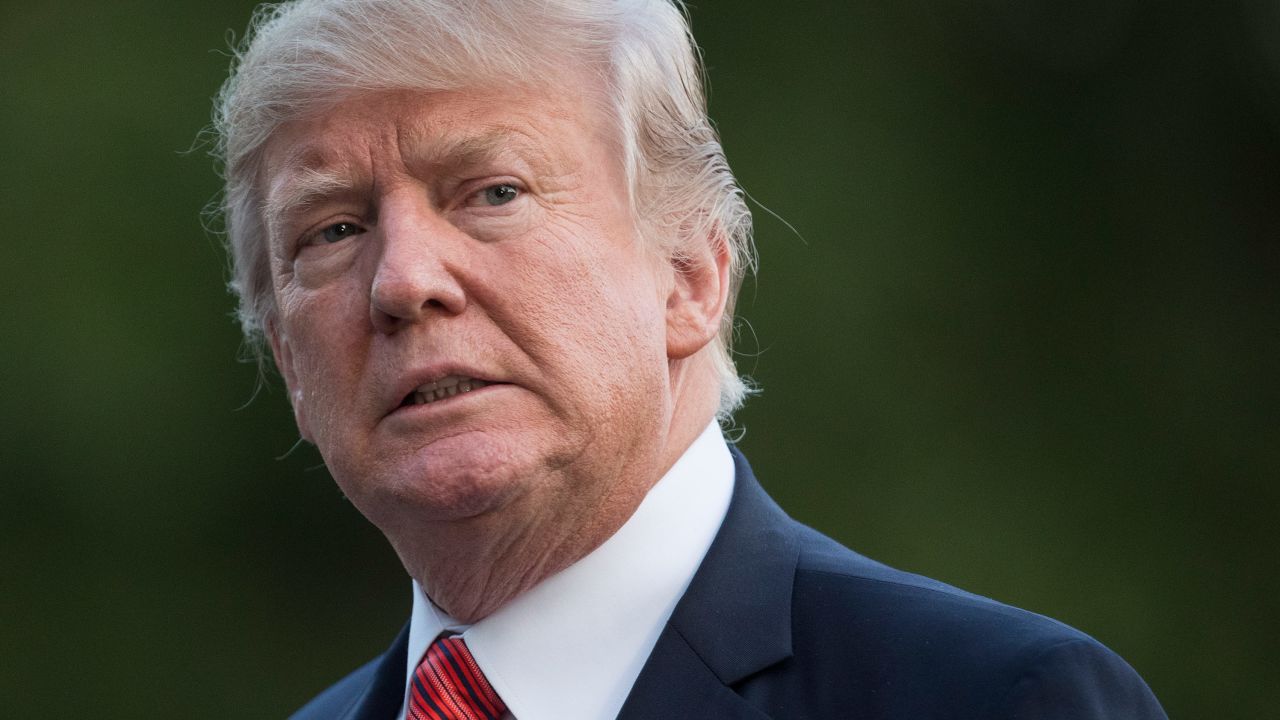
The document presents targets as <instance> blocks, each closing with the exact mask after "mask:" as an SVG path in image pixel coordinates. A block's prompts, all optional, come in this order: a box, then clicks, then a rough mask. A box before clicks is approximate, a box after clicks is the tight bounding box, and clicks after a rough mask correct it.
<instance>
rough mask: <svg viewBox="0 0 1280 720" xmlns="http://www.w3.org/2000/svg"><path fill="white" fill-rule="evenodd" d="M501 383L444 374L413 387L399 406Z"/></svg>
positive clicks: (435, 400)
mask: <svg viewBox="0 0 1280 720" xmlns="http://www.w3.org/2000/svg"><path fill="white" fill-rule="evenodd" d="M499 384H501V383H495V382H490V381H488V380H480V379H478V378H472V377H467V376H465V375H446V376H444V377H442V378H440V379H439V380H432V381H431V382H429V383H424V384H422V385H419V386H418V387H416V388H414V389H413V390H412V391H411V392H409V394H407V395H405V396H404V399H403V400H401V401H400V407H402V408H404V407H411V406H413V405H430V404H431V403H437V402H440V401H441V400H447V399H449V398H451V397H456V396H458V395H464V394H466V393H469V392H474V391H476V390H479V389H480V388H483V387H488V386H490V385H499Z"/></svg>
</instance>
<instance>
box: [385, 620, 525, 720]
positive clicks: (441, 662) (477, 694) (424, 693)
mask: <svg viewBox="0 0 1280 720" xmlns="http://www.w3.org/2000/svg"><path fill="white" fill-rule="evenodd" d="M506 711H507V706H506V704H505V703H503V702H502V700H501V699H500V698H499V697H498V693H496V692H494V691H493V687H491V686H490V685H489V681H488V680H485V679H484V673H482V672H480V666H478V665H476V661H475V658H473V657H471V651H470V650H468V649H467V644H466V643H464V642H462V638H460V637H456V636H455V637H447V638H439V639H437V640H436V641H435V642H434V643H432V644H431V647H429V648H427V654H426V655H423V656H422V662H420V663H418V669H416V670H414V671H413V681H412V682H411V683H410V684H409V710H408V712H407V713H405V720H499V718H501V717H502V714H503V713H504V712H506Z"/></svg>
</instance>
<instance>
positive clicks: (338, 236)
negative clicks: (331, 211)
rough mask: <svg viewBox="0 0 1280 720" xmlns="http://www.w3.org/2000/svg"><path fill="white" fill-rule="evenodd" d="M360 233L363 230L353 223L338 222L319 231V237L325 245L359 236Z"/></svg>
mask: <svg viewBox="0 0 1280 720" xmlns="http://www.w3.org/2000/svg"><path fill="white" fill-rule="evenodd" d="M362 232H364V229H363V228H361V227H360V226H359V225H356V224H355V223H347V222H340V223H334V224H332V225H330V226H329V227H327V228H325V229H324V230H321V231H320V237H322V238H324V241H325V242H327V243H336V242H341V241H342V240H346V239H347V238H349V237H351V236H353V235H359V234H360V233H362Z"/></svg>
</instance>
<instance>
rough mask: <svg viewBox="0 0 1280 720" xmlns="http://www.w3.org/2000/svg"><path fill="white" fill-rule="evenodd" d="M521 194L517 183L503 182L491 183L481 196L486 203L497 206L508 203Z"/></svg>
mask: <svg viewBox="0 0 1280 720" xmlns="http://www.w3.org/2000/svg"><path fill="white" fill-rule="evenodd" d="M519 194H520V191H519V190H518V189H516V186H515V185H509V184H507V183H502V184H500V185H490V186H489V187H487V188H485V189H484V190H483V191H482V192H481V193H480V196H481V198H483V200H484V203H485V204H486V205H494V206H497V205H506V204H507V203H509V202H511V201H512V200H515V199H516V197H517V196H518V195H519Z"/></svg>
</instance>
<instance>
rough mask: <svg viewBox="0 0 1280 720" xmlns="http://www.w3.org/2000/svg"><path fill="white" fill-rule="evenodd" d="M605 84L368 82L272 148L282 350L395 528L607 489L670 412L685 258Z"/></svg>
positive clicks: (345, 474) (296, 392)
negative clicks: (604, 96)
mask: <svg viewBox="0 0 1280 720" xmlns="http://www.w3.org/2000/svg"><path fill="white" fill-rule="evenodd" d="M587 96H588V93H583V92H580V91H579V92H573V93H562V92H549V91H544V92H540V93H515V92H505V93H494V94H485V93H432V94H422V93H409V92H398V93H381V94H366V95H358V96H355V97H353V98H350V99H348V100H346V101H344V102H343V103H341V104H340V105H338V106H337V107H336V108H335V109H333V110H331V111H329V112H326V113H323V114H321V115H319V116H318V117H316V118H314V119H309V120H306V121H300V122H294V123H291V124H289V125H286V126H284V127H283V128H282V129H281V130H280V131H278V132H277V133H276V134H275V136H273V138H272V140H271V141H270V142H269V143H268V145H267V149H266V155H265V160H266V163H265V166H264V171H263V174H262V176H261V182H262V186H263V187H264V188H265V192H266V207H267V218H266V219H267V221H268V224H269V225H270V226H271V232H270V236H271V239H270V246H269V252H270V255H271V267H272V274H273V278H274V289H275V296H276V301H277V307H278V313H277V315H276V319H275V321H274V323H273V324H272V326H271V328H270V336H271V339H272V347H273V350H274V351H275V353H276V358H277V363H278V365H279V366H280V368H281V370H282V372H283V373H284V375H285V377H286V380H287V383H288V385H289V389H290V393H291V399H292V401H293V404H294V409H295V413H296V416H297V420H298V425H299V428H300V430H301V432H302V434H303V435H304V437H306V438H308V439H310V440H312V441H313V442H314V443H315V444H316V445H317V446H318V447H319V449H320V451H321V453H322V455H323V456H324V458H325V461H326V464H327V465H328V467H329V468H330V470H331V472H332V473H333V475H334V477H335V479H336V480H337V481H338V483H339V485H340V486H341V487H342V489H343V490H344V491H345V493H346V494H347V495H348V497H350V498H351V500H352V501H353V502H354V503H355V504H356V505H357V507H359V508H360V509H361V511H362V512H364V513H365V514H366V515H367V516H369V517H370V519H371V520H373V521H374V522H375V523H376V524H378V525H379V526H380V527H381V528H382V529H383V531H384V532H387V534H388V536H390V537H392V540H393V542H394V541H395V538H394V534H395V532H396V529H397V528H398V527H407V526H408V525H409V524H411V523H413V522H421V521H423V520H427V521H440V522H453V521H463V520H467V519H469V518H473V517H478V516H482V515H485V514H487V513H491V512H493V511H495V510H499V509H501V508H504V507H507V506H510V505H513V504H520V503H523V505H524V507H525V508H526V510H525V511H526V513H527V514H528V513H533V514H537V513H538V512H542V511H543V510H544V509H548V508H550V509H554V508H555V507H556V506H557V505H559V506H565V505H571V504H572V503H573V502H574V498H580V497H583V496H586V495H590V494H593V493H595V494H600V493H606V492H608V490H609V488H608V487H607V484H608V478H612V477H617V476H618V475H620V474H621V471H622V467H623V465H625V464H626V463H629V462H635V461H636V460H637V458H639V457H642V456H644V455H645V453H648V452H650V450H649V448H650V447H651V446H652V445H653V444H654V439H655V435H656V434H657V433H658V432H659V428H660V426H661V425H662V423H663V422H664V418H665V417H666V415H667V414H669V412H670V393H669V389H668V385H669V383H668V379H669V378H668V372H667V369H668V365H667V361H668V358H667V332H666V326H667V313H668V308H667V306H668V301H669V295H670V293H671V287H672V269H671V265H670V263H668V262H666V261H663V260H660V259H658V258H655V257H654V256H653V254H652V253H649V252H646V251H645V250H644V249H643V248H642V246H641V245H640V243H639V242H638V241H637V239H636V236H635V230H634V225H633V222H632V216H631V211H630V206H629V202H628V198H627V194H626V190H625V184H624V181H623V173H622V168H621V167H620V162H619V155H620V153H619V152H618V150H617V143H616V142H615V141H614V138H613V137H612V134H611V133H612V131H611V128H610V126H609V125H608V124H607V122H606V121H604V119H603V118H601V117H600V116H599V113H598V112H597V111H595V110H594V109H593V107H592V105H591V103H590V102H589V98H588V97H587ZM550 509H548V510H546V512H552V510H550Z"/></svg>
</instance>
